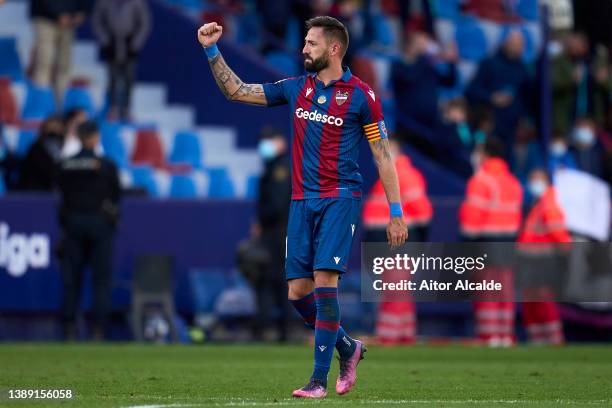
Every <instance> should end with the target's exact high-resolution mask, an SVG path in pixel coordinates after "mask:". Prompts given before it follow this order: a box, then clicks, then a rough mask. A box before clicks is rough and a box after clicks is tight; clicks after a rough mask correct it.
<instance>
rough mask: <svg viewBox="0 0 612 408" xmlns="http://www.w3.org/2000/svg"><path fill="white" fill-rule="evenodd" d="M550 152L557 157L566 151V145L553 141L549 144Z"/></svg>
mask: <svg viewBox="0 0 612 408" xmlns="http://www.w3.org/2000/svg"><path fill="white" fill-rule="evenodd" d="M550 153H551V154H552V155H553V156H557V157H559V156H563V155H564V154H565V153H567V145H566V144H565V143H563V142H553V143H552V144H551V145H550Z"/></svg>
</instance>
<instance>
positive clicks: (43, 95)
mask: <svg viewBox="0 0 612 408" xmlns="http://www.w3.org/2000/svg"><path fill="white" fill-rule="evenodd" d="M53 113H55V97H54V95H53V91H52V90H51V88H46V87H39V86H36V85H34V84H32V83H29V84H28V89H27V96H26V101H25V104H24V107H23V113H22V115H21V116H22V118H23V119H35V120H42V119H45V118H47V117H48V116H50V115H51V114H53Z"/></svg>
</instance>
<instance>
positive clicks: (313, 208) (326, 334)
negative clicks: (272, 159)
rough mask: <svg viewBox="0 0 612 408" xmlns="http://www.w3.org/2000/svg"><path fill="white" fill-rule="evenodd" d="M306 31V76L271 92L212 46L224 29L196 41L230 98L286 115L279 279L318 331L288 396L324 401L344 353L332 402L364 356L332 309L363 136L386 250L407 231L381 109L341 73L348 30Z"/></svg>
mask: <svg viewBox="0 0 612 408" xmlns="http://www.w3.org/2000/svg"><path fill="white" fill-rule="evenodd" d="M306 27H307V29H308V33H307V35H306V38H305V44H304V48H303V50H302V53H303V55H304V68H305V69H306V71H308V72H309V74H308V75H303V76H299V77H296V78H288V79H284V80H281V81H278V82H275V83H270V84H246V83H244V82H243V81H242V80H241V79H240V78H239V77H238V76H237V75H236V74H235V73H234V72H233V71H232V70H231V68H229V66H228V65H227V63H226V62H225V60H224V59H223V57H222V56H221V54H220V52H219V50H218V48H217V45H216V43H217V41H218V40H219V38H220V37H221V33H222V32H223V27H221V26H219V25H217V24H216V23H208V24H205V25H203V26H202V27H200V29H199V30H198V40H199V41H200V43H201V44H202V46H203V47H204V51H205V52H206V55H207V57H208V62H209V64H210V67H211V69H212V73H213V76H214V78H215V80H216V82H217V85H219V88H220V89H221V92H223V94H224V95H225V96H226V97H227V99H228V100H230V101H237V102H243V103H249V104H254V105H263V106H277V105H282V104H289V106H290V108H291V111H292V118H291V120H292V130H291V139H292V140H291V149H290V150H291V182H292V196H291V204H290V209H289V221H288V225H287V246H286V260H285V273H286V279H287V281H288V287H289V294H288V296H289V301H290V302H291V304H292V305H293V306H294V307H295V308H296V309H297V311H298V312H299V313H300V315H301V316H302V318H303V319H304V322H305V323H306V325H307V326H309V327H310V328H313V329H314V330H315V345H314V371H313V373H312V376H311V378H310V381H309V382H308V384H306V385H305V386H304V387H302V388H300V389H298V390H295V391H294V392H293V396H295V397H303V398H323V397H325V396H326V395H327V375H328V373H329V368H330V365H331V360H332V357H333V350H334V347H335V348H336V349H337V350H338V353H339V355H340V374H339V376H338V379H337V381H336V392H337V393H338V394H345V393H347V392H349V391H350V390H351V388H352V387H353V385H354V384H355V379H356V376H357V375H356V369H357V365H358V364H359V361H360V360H361V359H362V358H363V355H364V352H365V351H366V348H365V346H364V345H363V343H362V342H360V341H359V340H356V339H353V338H351V337H350V336H349V335H348V334H347V333H346V332H345V331H344V329H343V328H342V326H340V310H339V306H338V279H339V277H340V275H342V274H343V273H345V272H346V270H347V267H348V261H349V252H350V248H351V243H352V240H353V235H354V233H355V228H356V226H357V223H358V221H359V218H360V210H361V184H362V179H361V175H360V174H359V168H358V165H357V157H358V152H359V143H360V141H361V139H363V138H364V137H365V138H366V139H367V140H368V142H369V143H370V147H371V150H372V153H373V155H374V159H375V161H376V164H377V167H378V172H379V175H380V179H381V181H382V184H383V186H384V189H385V193H386V195H387V200H388V202H389V204H390V213H391V218H390V222H389V225H388V226H387V238H388V241H389V244H390V245H391V246H393V247H395V246H399V245H401V244H403V243H404V242H405V241H406V238H407V235H408V229H407V226H406V224H405V222H404V220H403V217H402V206H401V204H400V191H399V184H398V180H397V174H396V172H395V166H394V164H393V159H392V158H391V154H390V151H389V143H388V140H387V130H386V128H385V124H384V119H383V114H382V109H381V105H380V101H379V99H378V98H377V96H376V94H375V93H374V91H372V89H371V88H370V87H369V86H368V85H367V84H365V83H364V82H363V81H361V80H360V79H359V78H357V77H356V76H354V75H352V74H351V71H350V70H349V69H348V68H347V67H343V65H342V59H343V57H344V55H345V53H346V50H347V48H348V44H349V38H348V32H347V30H346V27H344V25H343V24H342V23H340V22H339V21H338V20H336V19H334V18H332V17H326V16H325V17H315V18H313V19H310V20H308V21H307V22H306Z"/></svg>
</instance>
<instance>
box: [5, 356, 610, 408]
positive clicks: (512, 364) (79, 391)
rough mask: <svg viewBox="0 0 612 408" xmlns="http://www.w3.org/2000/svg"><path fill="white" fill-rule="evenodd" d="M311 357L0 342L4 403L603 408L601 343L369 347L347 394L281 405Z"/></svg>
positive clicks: (606, 380)
mask: <svg viewBox="0 0 612 408" xmlns="http://www.w3.org/2000/svg"><path fill="white" fill-rule="evenodd" d="M311 355H312V349H311V348H310V347H307V346H274V345H269V346H256V345H235V346H220V345H204V346H153V345H133V344H130V345H127V344H126V345H122V344H99V345H61V344H56V345H55V344H53V345H47V344H25V345H13V344H5V345H0V389H2V397H1V399H0V406H2V407H3V406H7V407H11V406H12V407H19V408H23V407H29V406H32V407H73V406H74V407H77V406H78V407H136V406H140V407H147V408H153V407H160V408H165V407H176V408H179V407H208V406H218V407H242V406H244V407H287V406H304V405H316V406H320V407H347V408H348V407H370V406H371V407H399V406H409V407H417V406H424V407H472V406H474V407H488V406H511V407H522V406H525V407H556V406H568V407H582V406H585V407H587V406H588V407H593V406H612V347H605V346H573V347H564V348H536V347H518V348H514V349H504V350H500V349H486V348H477V347H467V346H440V347H431V346H416V347H410V348H380V347H370V349H369V351H368V353H367V355H366V359H365V360H364V361H363V362H362V364H361V366H360V370H359V379H358V381H357V385H356V387H355V388H354V389H353V391H352V392H351V393H350V394H347V395H345V396H342V397H340V396H337V395H336V394H335V391H334V389H333V386H334V384H335V377H336V375H337V372H338V363H337V361H334V363H333V366H332V372H331V373H330V386H331V387H330V389H329V391H330V392H329V396H328V397H327V399H325V400H324V401H304V400H293V399H291V397H290V395H291V391H292V390H293V389H294V388H296V387H298V386H301V385H303V384H304V383H305V381H306V380H307V378H308V376H309V374H310V369H311V364H312V362H311ZM15 388H18V389H72V390H74V391H75V393H76V398H75V399H73V400H67V401H66V400H65V401H49V400H45V401H41V400H38V401H36V400H28V401H9V400H8V399H7V390H8V389H15Z"/></svg>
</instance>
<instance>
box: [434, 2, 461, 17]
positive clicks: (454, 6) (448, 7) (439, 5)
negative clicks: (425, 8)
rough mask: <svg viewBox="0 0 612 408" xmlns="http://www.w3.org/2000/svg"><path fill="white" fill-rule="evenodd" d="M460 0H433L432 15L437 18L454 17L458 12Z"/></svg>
mask: <svg viewBox="0 0 612 408" xmlns="http://www.w3.org/2000/svg"><path fill="white" fill-rule="evenodd" d="M459 6H460V0H434V1H433V2H432V7H433V15H434V16H436V17H439V18H448V19H451V20H453V19H455V18H457V17H458V16H459V13H460V9H459Z"/></svg>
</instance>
